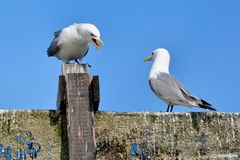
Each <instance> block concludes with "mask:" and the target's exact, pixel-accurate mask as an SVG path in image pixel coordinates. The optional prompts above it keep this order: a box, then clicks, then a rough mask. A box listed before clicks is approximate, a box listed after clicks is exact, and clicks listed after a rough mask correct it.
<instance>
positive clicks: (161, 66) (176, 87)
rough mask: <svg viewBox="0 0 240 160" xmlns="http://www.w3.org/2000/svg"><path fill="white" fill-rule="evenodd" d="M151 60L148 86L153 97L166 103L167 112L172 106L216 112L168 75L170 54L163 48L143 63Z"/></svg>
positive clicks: (154, 52) (155, 51)
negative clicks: (153, 94)
mask: <svg viewBox="0 0 240 160" xmlns="http://www.w3.org/2000/svg"><path fill="white" fill-rule="evenodd" d="M151 60H153V65H152V68H151V71H150V74H149V85H150V88H151V89H152V91H153V92H154V93H155V95H156V96H157V97H158V98H160V99H162V100H163V101H164V102H165V103H167V105H168V108H167V112H169V109H170V112H172V110H173V106H174V105H181V106H186V107H200V108H203V109H207V110H212V111H216V109H214V108H213V107H212V105H211V104H209V103H208V102H206V101H204V100H202V99H200V98H198V97H195V96H193V95H192V94H191V93H190V92H188V91H187V90H186V88H185V87H183V85H182V84H181V83H180V82H179V81H177V80H176V79H175V78H174V77H172V76H171V75H170V73H169V63H170V54H169V53H168V51H167V50H166V49H164V48H158V49H156V50H154V51H153V52H152V56H150V57H148V58H145V59H144V62H146V61H151Z"/></svg>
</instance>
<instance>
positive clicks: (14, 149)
mask: <svg viewBox="0 0 240 160" xmlns="http://www.w3.org/2000/svg"><path fill="white" fill-rule="evenodd" d="M49 113H50V111H39V110H38V111H33V110H29V111H27V110H23V111H19V110H18V111H15V110H12V111H10V110H9V111H8V110H4V111H0V159H11V158H14V159H17V158H18V159H19V160H20V159H25V158H27V159H32V158H34V157H35V158H36V159H38V160H60V155H61V130H60V123H57V124H55V125H50V116H49V115H50V114H49ZM11 160H12V159H11Z"/></svg>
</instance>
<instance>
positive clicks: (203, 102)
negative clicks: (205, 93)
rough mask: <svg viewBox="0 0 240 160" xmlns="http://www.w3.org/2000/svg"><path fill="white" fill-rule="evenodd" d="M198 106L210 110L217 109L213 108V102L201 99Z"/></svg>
mask: <svg viewBox="0 0 240 160" xmlns="http://www.w3.org/2000/svg"><path fill="white" fill-rule="evenodd" d="M198 106H199V107H200V108H203V109H208V110H211V111H217V110H216V109H215V108H213V106H212V105H211V104H209V103H208V102H206V101H204V100H202V99H200V103H199V104H198Z"/></svg>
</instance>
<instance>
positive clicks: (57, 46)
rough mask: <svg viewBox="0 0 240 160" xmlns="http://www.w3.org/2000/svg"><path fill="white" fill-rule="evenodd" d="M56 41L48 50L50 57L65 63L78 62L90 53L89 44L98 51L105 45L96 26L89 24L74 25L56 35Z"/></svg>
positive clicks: (54, 40)
mask: <svg viewBox="0 0 240 160" xmlns="http://www.w3.org/2000/svg"><path fill="white" fill-rule="evenodd" d="M54 36H55V37H54V39H53V41H52V43H51V45H50V46H49V48H48V50H47V55H48V56H49V57H52V56H55V57H57V58H58V59H60V60H63V61H64V62H65V63H69V62H70V61H71V60H75V62H77V63H79V62H78V59H79V60H81V59H82V58H83V57H84V56H85V55H86V54H87V52H88V49H89V46H88V43H89V42H92V43H93V44H94V46H95V47H96V49H98V48H99V47H102V46H103V45H104V44H103V42H102V40H101V39H100V32H99V30H98V29H97V27H96V26H94V25H93V24H89V23H80V24H77V23H75V24H72V25H70V26H68V27H66V28H63V29H62V30H60V31H57V32H55V33H54Z"/></svg>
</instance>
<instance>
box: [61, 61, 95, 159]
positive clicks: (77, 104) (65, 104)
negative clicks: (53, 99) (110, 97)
mask: <svg viewBox="0 0 240 160" xmlns="http://www.w3.org/2000/svg"><path fill="white" fill-rule="evenodd" d="M87 67H88V65H86V64H82V65H78V64H64V65H63V66H62V74H63V75H62V76H60V77H59V90H58V99H57V106H58V109H60V110H62V111H64V110H66V117H67V134H68V150H69V159H70V160H85V159H86V160H94V159H96V143H95V134H94V127H93V126H94V124H93V117H94V112H95V111H96V110H97V109H98V104H99V86H98V84H99V83H98V76H92V75H91V74H90V73H88V69H87Z"/></svg>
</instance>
